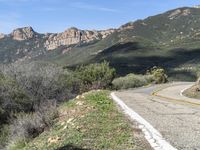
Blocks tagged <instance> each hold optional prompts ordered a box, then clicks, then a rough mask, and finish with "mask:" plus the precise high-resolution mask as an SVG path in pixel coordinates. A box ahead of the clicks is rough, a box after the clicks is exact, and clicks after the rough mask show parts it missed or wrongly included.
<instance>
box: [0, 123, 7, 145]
mask: <svg viewBox="0 0 200 150" xmlns="http://www.w3.org/2000/svg"><path fill="white" fill-rule="evenodd" d="M8 137H9V125H7V124H5V125H0V149H3V148H4V147H5V146H6V144H7V142H8Z"/></svg>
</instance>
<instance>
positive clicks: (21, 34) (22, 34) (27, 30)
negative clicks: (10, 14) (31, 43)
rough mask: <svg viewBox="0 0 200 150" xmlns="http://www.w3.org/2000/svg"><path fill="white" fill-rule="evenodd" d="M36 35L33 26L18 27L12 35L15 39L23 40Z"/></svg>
mask: <svg viewBox="0 0 200 150" xmlns="http://www.w3.org/2000/svg"><path fill="white" fill-rule="evenodd" d="M35 35H36V32H35V31H34V30H33V28H32V27H24V28H18V29H15V30H14V31H13V32H12V33H11V34H10V36H11V37H12V38H13V39H14V40H18V41H23V40H28V39H32V38H34V37H35Z"/></svg>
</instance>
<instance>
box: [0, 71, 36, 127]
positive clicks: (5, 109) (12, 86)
mask: <svg viewBox="0 0 200 150" xmlns="http://www.w3.org/2000/svg"><path fill="white" fill-rule="evenodd" d="M31 104H32V102H31V101H30V100H29V98H28V96H27V95H26V94H25V93H24V92H23V91H22V89H21V88H20V87H19V86H18V85H17V83H16V82H15V81H14V80H13V79H11V78H9V77H6V76H5V75H3V74H2V73H0V123H3V122H4V123H5V122H6V120H7V119H8V118H9V117H10V114H11V112H20V111H25V112H26V111H28V110H29V109H30V105H31Z"/></svg>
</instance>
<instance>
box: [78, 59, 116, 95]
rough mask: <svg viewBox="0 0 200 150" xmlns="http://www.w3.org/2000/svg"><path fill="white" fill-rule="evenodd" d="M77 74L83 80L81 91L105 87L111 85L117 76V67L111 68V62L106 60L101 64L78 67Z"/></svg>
mask: <svg viewBox="0 0 200 150" xmlns="http://www.w3.org/2000/svg"><path fill="white" fill-rule="evenodd" d="M75 76H76V77H77V78H78V79H79V80H80V81H81V83H80V91H81V92H85V91H88V90H91V89H105V88H107V87H109V86H111V83H112V80H113V79H114V77H115V69H114V68H110V67H109V63H108V62H106V61H104V62H103V63H100V64H90V65H87V66H80V67H78V68H77V69H76V70H75Z"/></svg>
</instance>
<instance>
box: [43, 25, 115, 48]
mask: <svg viewBox="0 0 200 150" xmlns="http://www.w3.org/2000/svg"><path fill="white" fill-rule="evenodd" d="M114 31H115V30H114V29H110V30H105V31H89V30H79V29H77V28H70V29H68V30H66V31H64V32H62V33H58V34H50V35H48V36H47V35H46V37H47V40H46V42H45V44H44V46H45V47H46V49H47V50H53V49H56V48H58V47H59V46H69V45H74V44H81V43H89V42H91V41H94V40H100V39H103V38H106V37H107V36H108V35H110V34H111V33H113V32H114Z"/></svg>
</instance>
